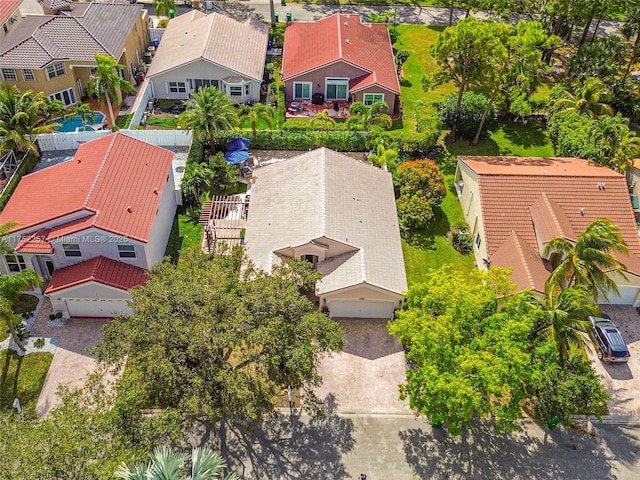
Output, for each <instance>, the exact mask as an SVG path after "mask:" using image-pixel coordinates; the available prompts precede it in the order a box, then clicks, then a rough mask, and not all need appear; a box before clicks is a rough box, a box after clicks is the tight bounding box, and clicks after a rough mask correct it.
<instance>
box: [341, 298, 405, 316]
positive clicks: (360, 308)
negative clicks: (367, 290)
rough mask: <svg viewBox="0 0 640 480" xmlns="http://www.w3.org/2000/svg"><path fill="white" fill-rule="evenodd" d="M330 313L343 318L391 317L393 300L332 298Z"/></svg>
mask: <svg viewBox="0 0 640 480" xmlns="http://www.w3.org/2000/svg"><path fill="white" fill-rule="evenodd" d="M329 315H331V316H332V317H341V318H391V317H392V316H393V302H383V301H372V300H355V299H354V300H332V301H329Z"/></svg>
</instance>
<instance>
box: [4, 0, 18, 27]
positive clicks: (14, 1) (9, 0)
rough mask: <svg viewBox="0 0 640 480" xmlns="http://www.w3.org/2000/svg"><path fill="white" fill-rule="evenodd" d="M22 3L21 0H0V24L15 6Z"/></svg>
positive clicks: (14, 9) (11, 12)
mask: <svg viewBox="0 0 640 480" xmlns="http://www.w3.org/2000/svg"><path fill="white" fill-rule="evenodd" d="M20 4H22V0H2V1H1V2H0V24H2V23H4V22H5V21H6V20H7V19H8V18H9V17H10V16H11V15H12V14H13V12H15V11H16V9H17V8H19V7H20Z"/></svg>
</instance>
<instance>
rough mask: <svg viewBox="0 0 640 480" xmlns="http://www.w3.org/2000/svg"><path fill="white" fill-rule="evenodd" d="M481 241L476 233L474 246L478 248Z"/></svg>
mask: <svg viewBox="0 0 640 480" xmlns="http://www.w3.org/2000/svg"><path fill="white" fill-rule="evenodd" d="M481 243H482V239H481V238H480V234H479V233H478V234H476V248H480V244H481Z"/></svg>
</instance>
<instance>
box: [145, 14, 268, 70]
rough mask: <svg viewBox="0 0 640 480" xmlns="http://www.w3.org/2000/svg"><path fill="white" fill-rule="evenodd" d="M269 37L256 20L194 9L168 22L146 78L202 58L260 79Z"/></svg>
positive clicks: (261, 24) (263, 26)
mask: <svg viewBox="0 0 640 480" xmlns="http://www.w3.org/2000/svg"><path fill="white" fill-rule="evenodd" d="M268 39H269V27H268V26H267V25H265V24H264V23H262V22H259V21H258V20H256V19H253V18H252V19H247V20H246V21H244V22H238V21H236V20H234V19H232V18H229V17H227V16H224V15H221V14H219V13H212V14H209V15H206V14H204V13H202V12H200V11H198V10H193V11H192V12H189V13H186V14H184V15H180V16H178V17H176V18H174V19H172V20H171V22H169V24H168V25H167V29H166V31H165V33H164V34H163V35H162V40H161V41H160V46H159V47H158V50H157V52H156V54H155V56H154V58H153V62H152V63H151V67H150V68H149V72H148V74H147V77H149V78H152V77H153V76H154V75H158V74H160V73H163V72H166V71H168V70H172V69H174V68H178V67H181V66H183V65H186V64H188V63H191V62H194V61H196V60H199V59H203V60H207V61H209V62H212V63H215V64H217V65H220V66H221V67H224V68H226V69H228V70H232V71H233V72H237V73H238V74H240V75H242V76H247V77H250V78H252V79H254V80H258V81H261V80H262V77H263V74H264V62H265V57H266V54H267V42H268Z"/></svg>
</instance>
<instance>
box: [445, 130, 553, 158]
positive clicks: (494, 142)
mask: <svg viewBox="0 0 640 480" xmlns="http://www.w3.org/2000/svg"><path fill="white" fill-rule="evenodd" d="M447 149H448V150H449V152H451V153H453V154H454V155H493V156H495V155H514V156H517V157H553V156H554V152H553V145H552V144H551V140H549V134H548V132H547V128H546V126H545V125H541V124H539V123H536V122H529V123H527V124H522V123H506V124H501V125H498V127H497V128H496V129H495V130H494V131H492V132H489V136H488V137H486V138H483V139H481V140H480V142H479V143H478V145H476V146H475V147H474V146H472V145H470V144H469V142H467V141H466V140H462V141H458V142H455V143H447Z"/></svg>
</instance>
